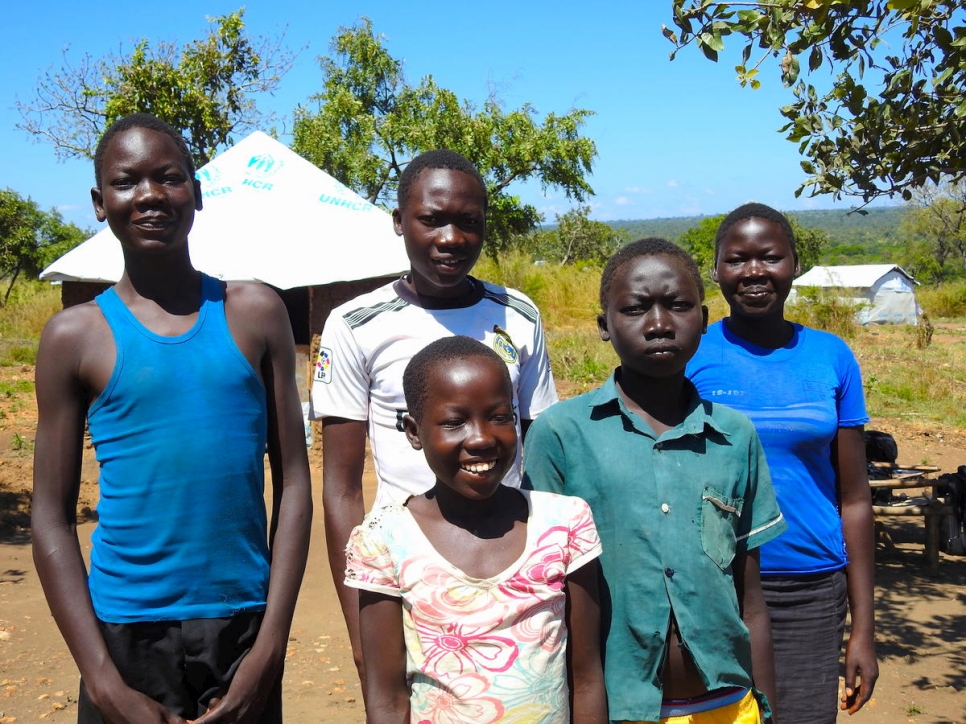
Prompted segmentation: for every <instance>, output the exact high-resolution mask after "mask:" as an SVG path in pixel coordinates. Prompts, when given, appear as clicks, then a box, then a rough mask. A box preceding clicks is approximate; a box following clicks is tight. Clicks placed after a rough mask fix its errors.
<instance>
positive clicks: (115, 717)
mask: <svg viewBox="0 0 966 724" xmlns="http://www.w3.org/2000/svg"><path fill="white" fill-rule="evenodd" d="M96 706H97V710H98V711H99V712H100V714H101V716H102V717H103V718H104V720H105V721H106V722H109V723H110V724H128V722H132V721H134V722H138V724H142V723H143V724H189V722H188V721H187V720H185V719H184V718H182V717H181V716H179V715H177V714H175V713H174V712H173V711H171V710H170V709H168V708H167V707H166V706H164V705H163V704H160V703H158V702H156V701H155V700H154V699H152V698H150V697H149V696H146V695H144V694H142V693H141V692H139V691H136V690H135V689H132V688H130V687H129V686H123V685H122V687H119V688H118V689H116V690H113V691H110V692H108V693H107V694H106V695H105V696H101V697H99V698H98V701H97V702H96Z"/></svg>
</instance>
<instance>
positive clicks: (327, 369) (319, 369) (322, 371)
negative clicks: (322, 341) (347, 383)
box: [315, 347, 332, 384]
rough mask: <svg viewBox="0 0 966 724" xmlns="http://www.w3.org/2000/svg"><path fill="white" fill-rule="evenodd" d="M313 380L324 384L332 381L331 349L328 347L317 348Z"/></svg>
mask: <svg viewBox="0 0 966 724" xmlns="http://www.w3.org/2000/svg"><path fill="white" fill-rule="evenodd" d="M315 381H316V382H324V383H325V384H329V383H330V382H332V350H331V349H329V348H328V347H320V348H319V357H318V359H316V360H315Z"/></svg>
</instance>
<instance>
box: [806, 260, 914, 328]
mask: <svg viewBox="0 0 966 724" xmlns="http://www.w3.org/2000/svg"><path fill="white" fill-rule="evenodd" d="M918 283H919V282H917V281H916V280H915V279H913V278H912V276H911V275H910V274H909V273H908V272H907V271H905V270H904V269H903V268H902V267H899V266H896V265H895V264H856V265H852V266H816V267H812V268H811V269H809V270H808V271H807V272H806V273H805V274H802V275H801V276H800V277H799V278H798V279H796V280H795V281H794V282H792V294H791V295H790V296H789V301H792V302H793V301H794V300H795V297H796V296H797V291H798V290H799V289H801V288H802V287H819V288H823V289H832V290H834V294H835V295H836V296H838V297H840V298H842V299H845V300H847V301H849V302H851V303H852V304H855V305H856V307H858V309H857V311H856V314H855V316H856V320H857V321H858V322H859V324H916V322H917V321H918V319H919V314H920V313H921V311H922V310H921V309H920V308H919V304H918V303H917V302H916V293H915V291H916V290H915V285H916V284H918Z"/></svg>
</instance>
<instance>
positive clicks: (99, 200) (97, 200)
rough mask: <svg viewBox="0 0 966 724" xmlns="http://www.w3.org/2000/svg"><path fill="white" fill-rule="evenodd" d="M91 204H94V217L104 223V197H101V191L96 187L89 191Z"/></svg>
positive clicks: (105, 215) (105, 216)
mask: <svg viewBox="0 0 966 724" xmlns="http://www.w3.org/2000/svg"><path fill="white" fill-rule="evenodd" d="M91 203H93V204H94V216H95V217H96V218H97V220H98V221H104V220H105V219H107V214H105V213H104V197H103V196H101V190H100V189H99V188H97V187H96V186H95V187H94V188H92V189H91Z"/></svg>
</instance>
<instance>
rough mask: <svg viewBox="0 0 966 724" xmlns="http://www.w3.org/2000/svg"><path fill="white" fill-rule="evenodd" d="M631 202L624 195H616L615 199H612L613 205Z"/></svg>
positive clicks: (625, 204) (623, 204)
mask: <svg viewBox="0 0 966 724" xmlns="http://www.w3.org/2000/svg"><path fill="white" fill-rule="evenodd" d="M633 203H634V202H633V201H631V200H630V199H629V198H627V197H626V196H618V197H617V198H616V199H614V205H615V206H627V205H628V204H633Z"/></svg>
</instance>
